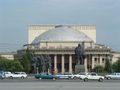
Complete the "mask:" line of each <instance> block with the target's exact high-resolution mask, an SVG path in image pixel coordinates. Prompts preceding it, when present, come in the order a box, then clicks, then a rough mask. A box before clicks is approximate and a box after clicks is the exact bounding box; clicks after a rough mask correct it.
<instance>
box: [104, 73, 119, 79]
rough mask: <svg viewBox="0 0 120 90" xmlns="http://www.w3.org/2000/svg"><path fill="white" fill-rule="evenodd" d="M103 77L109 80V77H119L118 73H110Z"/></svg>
mask: <svg viewBox="0 0 120 90" xmlns="http://www.w3.org/2000/svg"><path fill="white" fill-rule="evenodd" d="M105 78H106V79H107V80H109V79H120V73H111V74H108V75H105Z"/></svg>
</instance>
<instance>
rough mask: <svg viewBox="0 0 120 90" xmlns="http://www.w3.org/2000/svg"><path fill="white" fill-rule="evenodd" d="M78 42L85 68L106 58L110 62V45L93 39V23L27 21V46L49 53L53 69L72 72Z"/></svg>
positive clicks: (111, 57)
mask: <svg viewBox="0 0 120 90" xmlns="http://www.w3.org/2000/svg"><path fill="white" fill-rule="evenodd" d="M78 44H80V45H81V46H82V48H84V50H85V54H86V58H85V60H84V61H82V62H81V64H83V65H84V66H85V71H86V72H87V71H91V70H92V69H93V68H94V67H95V66H97V65H102V66H104V65H105V60H106V59H107V58H108V59H109V60H111V62H112V63H113V62H114V61H112V60H113V54H114V53H113V52H112V50H111V48H110V47H108V46H105V45H101V44H97V43H96V26H95V25H79V24H75V25H54V24H53V25H29V26H28V46H29V49H30V50H31V51H32V52H33V54H34V55H38V56H39V55H49V56H50V57H51V65H52V66H51V68H52V70H54V71H55V72H58V73H64V72H73V73H74V72H75V65H76V63H77V60H76V59H77V58H76V55H75V52H74V50H75V48H76V47H77V46H78Z"/></svg>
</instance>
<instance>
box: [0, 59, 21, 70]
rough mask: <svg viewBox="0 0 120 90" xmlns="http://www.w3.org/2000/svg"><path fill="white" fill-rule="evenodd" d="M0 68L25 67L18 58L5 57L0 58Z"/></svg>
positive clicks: (17, 68) (14, 68) (15, 68)
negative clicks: (9, 58) (8, 58)
mask: <svg viewBox="0 0 120 90" xmlns="http://www.w3.org/2000/svg"><path fill="white" fill-rule="evenodd" d="M0 70H4V71H11V72H16V71H22V70H23V67H22V65H21V63H20V62H19V61H18V60H7V59H5V58H3V59H0Z"/></svg>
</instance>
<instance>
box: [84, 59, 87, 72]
mask: <svg viewBox="0 0 120 90" xmlns="http://www.w3.org/2000/svg"><path fill="white" fill-rule="evenodd" d="M84 66H85V72H88V69H87V58H85V60H84Z"/></svg>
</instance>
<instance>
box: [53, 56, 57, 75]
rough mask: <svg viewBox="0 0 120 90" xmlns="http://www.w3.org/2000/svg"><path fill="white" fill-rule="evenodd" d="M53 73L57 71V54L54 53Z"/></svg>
mask: <svg viewBox="0 0 120 90" xmlns="http://www.w3.org/2000/svg"><path fill="white" fill-rule="evenodd" d="M54 71H55V72H54V73H57V55H54Z"/></svg>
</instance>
